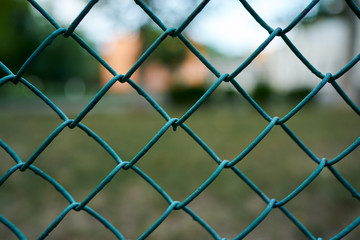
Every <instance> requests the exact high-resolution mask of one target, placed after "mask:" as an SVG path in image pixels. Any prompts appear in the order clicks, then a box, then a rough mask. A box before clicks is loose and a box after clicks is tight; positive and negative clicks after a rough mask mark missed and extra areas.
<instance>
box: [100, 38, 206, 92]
mask: <svg viewBox="0 0 360 240" xmlns="http://www.w3.org/2000/svg"><path fill="white" fill-rule="evenodd" d="M155 51H156V50H155ZM141 54H143V52H142V39H141V38H140V37H139V35H136V34H134V35H128V36H123V37H119V38H115V40H114V41H111V42H108V43H106V44H105V45H104V46H103V49H102V57H103V59H104V60H105V61H106V62H107V63H108V64H109V65H110V66H111V67H112V68H113V69H114V70H115V71H116V72H117V73H118V74H124V75H125V74H126V73H127V72H128V71H129V70H130V68H131V67H132V66H133V65H134V64H135V63H136V61H137V60H138V59H139V57H140V56H141ZM208 73H209V71H208V70H207V69H206V68H205V67H204V65H203V64H202V63H201V62H200V60H199V59H198V58H197V57H196V56H194V54H192V53H191V52H190V51H189V50H187V53H186V57H185V59H184V61H183V62H181V63H180V64H179V66H178V67H177V68H176V69H175V71H174V70H171V69H169V68H167V67H166V66H164V64H162V63H161V62H159V61H154V60H152V59H151V57H149V59H147V60H146V63H145V64H143V65H142V66H140V67H139V69H137V71H135V73H134V74H133V75H132V76H131V77H130V79H131V80H132V81H134V82H135V83H137V84H139V85H140V86H141V87H142V88H144V89H146V91H151V92H164V91H167V90H169V88H170V87H171V86H172V85H173V84H183V85H188V86H200V85H202V84H204V83H205V81H206V80H207V78H208ZM100 74H101V78H100V79H101V82H102V84H103V85H105V84H106V83H107V82H108V81H109V80H110V79H111V78H112V77H113V76H112V74H111V73H110V72H109V71H107V70H106V69H105V68H103V67H102V68H101V72H100ZM175 81H176V82H175ZM179 81H180V82H179ZM131 89H132V87H130V85H129V84H115V85H114V86H113V87H112V88H111V89H110V91H112V92H117V93H126V92H129V91H131Z"/></svg>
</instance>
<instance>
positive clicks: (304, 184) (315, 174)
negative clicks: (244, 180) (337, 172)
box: [275, 159, 327, 207]
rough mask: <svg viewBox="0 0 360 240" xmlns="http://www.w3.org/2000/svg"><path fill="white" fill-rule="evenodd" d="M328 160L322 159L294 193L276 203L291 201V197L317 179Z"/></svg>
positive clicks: (277, 205)
mask: <svg viewBox="0 0 360 240" xmlns="http://www.w3.org/2000/svg"><path fill="white" fill-rule="evenodd" d="M326 163H327V160H326V159H322V160H321V162H320V164H319V166H318V168H317V169H316V170H315V171H314V172H313V173H312V174H311V175H310V176H309V177H308V178H307V179H306V180H305V181H304V182H303V183H301V184H300V185H299V186H298V187H297V188H296V189H295V190H294V191H293V192H292V193H290V194H289V195H288V196H286V197H285V198H284V199H283V200H281V201H280V202H277V203H276V204H275V206H276V207H279V206H283V205H285V204H286V203H287V202H289V201H290V200H291V199H293V198H294V197H296V196H297V195H298V194H299V193H300V192H301V191H302V190H304V189H305V188H306V187H307V186H308V185H309V184H310V183H311V182H312V181H314V180H315V178H316V177H317V176H318V175H319V174H320V173H321V171H322V170H323V169H324V167H325V166H326Z"/></svg>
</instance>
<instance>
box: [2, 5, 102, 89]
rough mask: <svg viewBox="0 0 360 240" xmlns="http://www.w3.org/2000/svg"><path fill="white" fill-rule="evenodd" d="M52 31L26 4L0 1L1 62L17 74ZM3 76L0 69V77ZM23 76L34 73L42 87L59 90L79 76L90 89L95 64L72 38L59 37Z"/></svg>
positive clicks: (93, 77) (96, 73) (93, 80)
mask: <svg viewBox="0 0 360 240" xmlns="http://www.w3.org/2000/svg"><path fill="white" fill-rule="evenodd" d="M54 30H55V29H54V27H53V26H52V25H50V24H49V23H48V22H47V20H46V19H44V18H43V17H42V16H40V15H39V14H37V15H36V14H35V10H34V9H32V7H31V5H30V4H29V3H27V2H25V1H19V0H1V1H0V36H1V37H0V61H1V62H2V63H3V64H5V65H6V66H7V67H8V68H9V69H10V70H11V71H12V72H14V73H16V72H17V71H18V70H19V69H20V68H21V66H22V65H23V64H24V62H25V61H26V60H27V59H28V58H29V56H30V55H31V53H32V52H34V51H35V49H36V48H37V47H38V46H39V45H40V44H41V43H42V41H44V40H45V39H46V37H47V36H48V35H50V34H51V33H52V32H53V31H54ZM86 42H88V41H87V40H86ZM4 75H5V73H1V72H0V77H1V76H4ZM26 76H36V77H37V78H38V79H40V80H41V82H42V84H43V85H44V88H45V89H50V90H55V91H60V92H61V91H63V85H64V83H65V82H66V81H68V80H69V79H71V78H80V79H81V80H82V81H84V82H85V83H86V84H87V87H88V88H89V87H90V88H91V86H93V85H94V84H96V83H97V82H98V64H97V62H96V61H93V60H92V58H91V57H90V56H89V55H88V54H87V53H86V51H85V50H84V49H82V48H81V47H80V46H79V45H78V44H77V43H76V42H75V41H74V40H73V39H71V38H67V39H65V38H64V37H62V36H59V37H58V38H56V39H55V40H54V42H53V43H52V44H51V45H50V46H49V47H47V48H46V49H45V50H44V52H42V53H41V54H40V55H39V56H38V58H37V59H36V60H35V61H34V63H33V64H32V65H31V66H30V67H29V69H28V70H27V71H26V73H25V78H26ZM51 86H53V87H54V88H53V89H51Z"/></svg>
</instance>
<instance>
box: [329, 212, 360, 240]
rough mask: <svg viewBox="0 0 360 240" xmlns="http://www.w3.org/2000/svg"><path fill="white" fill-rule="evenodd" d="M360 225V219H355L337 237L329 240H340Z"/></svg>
mask: <svg viewBox="0 0 360 240" xmlns="http://www.w3.org/2000/svg"><path fill="white" fill-rule="evenodd" d="M359 225H360V217H358V218H357V219H355V221H354V222H352V223H351V224H349V225H348V226H347V227H346V228H345V229H344V230H342V231H341V232H340V233H339V234H338V235H336V236H335V237H333V238H331V240H339V239H342V238H343V237H345V236H346V235H347V234H349V233H350V232H351V231H352V230H354V229H355V228H356V227H357V226H359Z"/></svg>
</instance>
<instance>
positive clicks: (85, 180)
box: [0, 106, 360, 239]
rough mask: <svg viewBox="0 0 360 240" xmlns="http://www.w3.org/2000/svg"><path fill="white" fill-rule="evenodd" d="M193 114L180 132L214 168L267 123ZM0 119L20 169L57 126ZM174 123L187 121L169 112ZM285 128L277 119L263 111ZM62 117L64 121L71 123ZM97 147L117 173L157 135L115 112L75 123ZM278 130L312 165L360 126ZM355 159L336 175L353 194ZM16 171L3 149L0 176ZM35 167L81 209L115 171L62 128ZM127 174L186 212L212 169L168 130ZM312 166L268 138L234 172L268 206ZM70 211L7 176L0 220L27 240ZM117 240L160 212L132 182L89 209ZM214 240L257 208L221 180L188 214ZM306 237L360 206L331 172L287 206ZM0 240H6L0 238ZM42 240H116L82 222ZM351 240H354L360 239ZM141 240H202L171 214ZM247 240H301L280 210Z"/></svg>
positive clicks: (0, 193)
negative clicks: (108, 148) (256, 190)
mask: <svg viewBox="0 0 360 240" xmlns="http://www.w3.org/2000/svg"><path fill="white" fill-rule="evenodd" d="M234 109H237V108H233V106H230V107H224V106H220V107H218V108H217V107H213V106H204V107H201V108H200V109H199V110H198V111H197V112H196V113H194V114H193V115H192V116H191V117H190V118H189V119H188V120H187V121H186V122H185V123H186V125H187V126H188V127H189V128H190V129H192V130H193V131H194V132H195V133H196V134H197V136H198V137H200V138H201V139H202V140H203V141H204V142H205V143H206V144H207V145H208V146H209V147H210V148H211V149H212V150H213V151H214V152H215V153H216V155H217V156H218V157H220V158H221V159H222V160H225V159H226V160H230V161H231V160H233V159H234V158H236V157H237V156H238V155H239V154H240V153H241V152H242V151H243V150H244V149H245V148H246V147H247V146H248V145H249V144H251V142H252V141H253V140H254V139H255V138H256V137H257V136H258V135H259V134H260V133H261V132H262V131H263V130H264V128H265V127H266V126H267V124H268V123H267V122H266V121H265V120H264V119H263V118H262V117H261V116H260V115H259V114H258V113H257V112H255V111H254V110H249V109H248V110H234ZM8 110H9V109H7V110H6V111H3V113H4V114H3V113H1V114H0V123H1V124H0V139H2V140H3V141H4V142H6V143H7V144H8V145H9V146H10V147H11V148H12V149H13V150H14V151H15V152H16V153H17V154H18V155H19V157H20V158H21V159H22V160H23V161H26V160H27V159H28V158H29V157H30V156H31V154H32V153H33V152H34V151H35V150H36V149H37V148H38V147H39V146H40V145H41V143H42V142H43V141H44V140H45V139H46V138H47V136H49V134H51V132H52V131H53V130H54V129H55V128H56V127H58V126H59V125H60V124H61V123H62V121H61V120H60V119H59V118H58V117H57V116H56V115H54V114H47V113H41V114H34V113H31V110H27V111H25V112H23V113H21V112H18V113H14V112H12V111H8ZM166 110H167V111H168V112H169V115H170V116H171V117H176V118H180V117H181V116H182V114H183V113H184V112H185V110H184V109H180V108H179V109H178V108H176V109H172V108H169V109H166ZM269 113H271V114H270V115H271V116H279V117H282V116H284V115H285V113H286V109H273V108H271V109H269ZM70 115H71V114H70ZM82 123H83V124H85V125H86V126H87V127H89V128H91V129H92V130H93V131H94V132H95V133H96V134H98V136H100V137H101V138H102V139H103V140H104V141H106V142H107V143H108V144H109V145H110V146H111V147H112V148H113V150H114V151H115V152H116V153H117V154H118V156H119V157H120V158H121V159H122V160H123V161H130V160H131V159H133V157H134V156H135V155H136V154H137V153H138V152H139V151H141V149H142V148H143V147H144V146H145V145H146V144H147V143H148V142H149V141H150V140H151V139H152V137H153V136H154V135H155V134H156V133H157V132H158V131H159V130H160V129H161V128H162V127H163V126H164V124H165V123H166V121H165V120H164V119H163V118H162V117H161V116H160V115H159V114H157V113H156V112H153V111H148V109H147V110H141V111H137V110H122V109H119V111H118V112H114V111H112V113H105V114H104V113H101V114H100V113H99V112H97V111H96V110H94V112H91V113H90V114H89V115H87V116H86V117H85V118H84V119H83V121H82ZM286 124H287V126H288V127H289V128H290V129H291V130H292V131H293V132H294V133H295V134H296V135H297V136H298V138H299V139H300V140H301V141H302V142H303V143H304V144H305V145H306V146H307V147H308V148H309V149H310V150H311V151H312V152H313V153H314V154H315V155H316V156H317V157H319V158H320V159H321V158H326V159H328V160H331V159H333V158H334V157H336V156H337V155H339V154H340V153H341V152H342V151H344V150H345V149H346V148H347V147H348V146H350V145H351V144H352V143H353V142H354V141H355V140H356V139H357V138H358V137H359V135H360V134H359V133H360V125H359V117H358V116H357V115H356V114H355V113H353V112H351V110H349V109H347V108H346V109H342V108H341V109H340V108H339V109H338V108H331V109H330V108H319V107H317V106H310V107H306V108H305V109H303V110H301V111H300V112H299V113H298V114H297V115H295V117H294V118H292V119H290V120H289V121H288V122H287V123H286ZM359 159H360V149H359V148H357V149H355V150H354V151H353V152H352V153H351V154H349V155H348V156H346V157H345V158H344V159H343V160H342V161H340V162H339V163H337V164H336V165H335V168H336V169H337V170H338V171H339V172H340V173H341V174H342V175H343V176H344V177H345V178H346V179H347V180H348V182H349V183H351V184H352V186H353V187H354V188H355V189H357V190H358V191H359V189H360V175H359V169H360V162H359ZM13 165H14V161H13V160H12V159H11V158H10V157H9V156H8V155H7V154H6V153H5V151H4V150H2V149H0V176H2V175H3V174H5V172H7V171H8V170H9V169H10V168H11V167H12V166H13ZM34 165H35V166H37V167H38V168H40V169H41V170H43V171H44V172H46V173H47V174H48V175H49V176H51V177H52V178H54V179H55V180H56V181H57V182H58V183H60V184H61V185H62V186H63V187H64V188H65V189H66V190H67V191H68V192H69V193H70V194H71V195H72V197H73V198H74V199H75V201H77V202H81V201H82V200H83V199H84V198H86V196H87V195H88V194H89V193H90V192H91V191H92V190H93V189H94V188H95V187H96V186H97V185H98V184H99V183H100V182H101V181H102V180H103V179H104V178H105V177H106V176H107V174H109V172H110V171H111V170H112V169H113V168H114V167H115V166H116V162H115V161H114V160H113V159H112V157H111V156H110V155H109V154H107V152H106V151H105V150H104V149H102V148H101V147H100V146H99V145H98V144H97V143H96V142H95V141H94V140H93V139H91V138H89V137H88V136H87V134H86V133H84V132H83V131H82V130H81V129H79V128H75V129H69V128H65V129H64V130H63V131H62V132H61V133H60V134H59V135H58V137H57V138H55V140H54V141H53V142H52V143H51V144H50V145H49V146H48V147H47V148H46V149H45V151H44V152H42V153H41V154H40V156H39V157H38V158H37V159H36V160H35V162H34ZM136 166H137V167H138V168H140V169H141V170H142V171H143V172H144V173H145V174H147V175H148V176H149V177H150V178H151V179H153V180H154V181H155V182H156V183H157V184H158V185H159V186H161V188H162V189H163V190H164V191H166V192H167V193H168V194H169V195H170V196H171V198H172V199H173V200H178V201H183V200H185V199H186V198H187V197H188V196H189V195H190V194H191V193H193V192H194V191H195V190H196V189H197V188H198V187H199V186H200V185H201V184H202V183H203V182H204V181H206V179H208V178H209V176H210V175H211V174H212V173H213V172H214V171H215V170H216V168H217V167H218V165H217V164H216V162H215V161H214V160H213V159H212V158H211V157H210V156H209V155H208V154H207V153H206V152H205V151H204V150H203V149H202V148H201V147H200V146H199V145H198V144H197V143H196V142H195V141H194V140H193V139H192V138H191V137H190V136H189V135H188V134H187V133H186V132H185V131H184V130H183V129H181V128H178V129H177V130H176V131H173V130H172V128H169V129H168V131H166V133H165V134H164V135H163V137H162V138H160V139H159V141H158V142H157V143H156V144H155V145H154V146H153V147H152V148H151V149H150V150H149V151H148V152H147V154H145V156H143V157H142V158H141V159H140V160H139V161H138V162H137V163H136ZM317 166H318V165H317V164H316V163H315V162H314V161H313V160H312V159H311V158H310V157H309V156H308V155H307V154H305V153H304V151H303V150H302V149H301V148H300V147H299V146H298V145H297V144H296V143H295V142H294V141H293V140H292V139H291V138H290V137H289V136H288V135H287V134H286V133H285V132H284V131H283V129H282V128H281V127H280V126H275V127H274V128H273V129H272V130H271V132H270V133H269V134H268V135H267V136H266V137H265V138H264V139H263V141H261V142H260V143H259V144H258V145H257V146H256V147H255V149H254V150H253V151H252V152H250V153H249V154H248V155H247V156H246V157H245V158H244V159H242V160H241V161H240V162H239V163H238V164H237V165H236V167H237V168H238V169H239V170H240V171H241V172H242V173H244V174H245V175H246V176H247V177H249V178H250V179H251V180H252V181H253V183H254V184H256V185H257V186H258V187H259V188H260V189H261V190H262V191H263V192H264V193H265V194H266V195H267V196H268V197H269V198H276V199H277V200H281V199H283V198H284V197H286V196H287V195H288V194H289V193H290V192H292V191H293V190H294V189H295V188H296V187H297V186H299V185H300V184H301V183H302V182H303V181H304V180H305V179H306V178H307V177H308V176H310V175H311V173H313V172H314V171H315V169H316V168H317ZM67 206H68V202H67V201H66V200H65V199H64V198H63V197H62V196H61V195H60V194H59V193H58V192H57V191H56V190H54V188H53V187H52V186H50V184H48V183H46V182H45V181H43V180H42V178H40V177H39V176H37V175H35V174H34V173H33V172H31V171H29V170H27V171H24V172H20V171H17V172H15V173H14V174H13V175H12V176H11V177H10V178H9V179H8V180H7V181H6V182H5V183H4V184H3V185H2V186H1V188H0V214H1V215H3V216H5V217H6V218H7V219H9V220H10V221H11V222H13V223H14V224H15V225H16V226H18V227H19V228H20V230H21V231H22V232H23V233H24V234H25V235H26V236H28V238H29V239H35V238H36V237H37V236H39V235H40V234H41V233H42V232H43V231H44V230H45V229H46V227H47V226H48V225H49V224H50V223H51V222H52V221H53V220H54V219H55V218H56V217H57V216H58V215H59V214H60V213H61V212H62V210H63V209H65V208H66V207H67ZM88 206H89V207H91V208H92V209H94V210H95V211H97V212H98V213H99V214H101V215H102V216H103V217H105V218H106V219H107V220H108V221H109V222H111V223H112V224H113V225H114V226H115V227H116V228H117V229H118V230H119V231H120V232H121V233H122V234H123V235H124V236H125V237H126V239H137V238H138V237H139V236H140V235H141V234H142V233H143V232H144V231H146V229H148V228H149V227H150V226H151V225H152V224H153V223H154V222H155V221H156V220H157V219H158V218H159V217H160V216H161V214H162V213H163V212H164V211H165V210H166V209H167V207H168V203H167V202H166V201H165V200H164V198H162V197H161V195H159V194H158V193H157V192H156V191H155V190H154V189H153V188H152V187H151V186H150V185H149V184H148V183H147V182H145V181H144V179H142V178H141V177H140V176H139V175H138V174H136V173H135V172H134V171H132V170H128V171H125V170H120V171H119V172H118V173H117V175H116V176H115V177H114V179H113V180H112V181H111V182H110V183H109V184H108V185H107V186H106V187H105V188H104V189H103V190H102V191H101V192H100V193H99V194H98V195H96V196H95V197H94V199H93V200H92V201H90V203H89V204H88ZM188 207H189V208H191V209H192V210H193V211H194V212H195V213H196V214H198V216H200V217H201V218H202V219H203V220H205V221H206V222H207V223H208V224H209V225H210V226H211V227H212V228H213V229H214V230H215V231H216V232H217V233H218V234H219V235H220V236H221V237H226V238H234V237H236V236H237V235H238V234H239V233H240V232H241V231H243V230H244V229H245V228H246V227H247V226H248V225H249V224H250V223H251V222H252V221H253V220H254V219H255V218H256V217H257V216H259V215H260V214H261V212H262V211H263V210H264V209H265V207H266V204H265V203H264V202H263V201H262V200H261V198H260V197H258V195H257V194H255V193H254V192H253V191H252V190H251V189H250V188H249V187H248V186H247V185H246V184H245V183H244V182H243V181H242V180H241V179H240V178H239V177H238V176H237V175H235V174H234V172H233V171H231V170H230V169H224V170H223V171H222V172H221V173H220V175H219V177H218V178H217V179H216V180H215V181H214V182H213V183H212V184H211V185H210V186H209V187H208V188H207V189H206V190H205V191H204V192H202V193H201V194H200V195H199V196H198V197H197V198H196V199H195V200H194V201H192V202H191V203H190V204H189V205H188ZM285 207H286V208H287V209H288V210H289V211H290V212H291V213H292V214H293V215H294V216H295V217H296V218H297V219H298V220H299V221H301V222H302V223H303V224H304V225H305V226H306V227H307V228H308V229H309V230H310V231H311V232H312V233H313V234H314V235H315V237H323V238H324V239H328V238H330V237H331V236H334V235H336V234H337V233H338V232H340V231H341V230H342V229H344V228H345V227H346V226H347V225H349V224H350V223H351V222H352V221H354V220H355V219H356V218H357V217H358V216H359V215H360V206H359V202H358V200H356V199H355V198H353V197H352V196H351V194H350V193H349V192H348V191H347V190H346V189H345V188H344V187H343V186H342V185H341V184H340V183H339V182H338V181H337V180H336V178H335V177H334V176H333V175H332V174H331V172H330V171H329V170H328V169H326V168H325V169H324V170H323V171H322V172H321V173H320V175H319V176H318V177H317V178H316V179H315V180H314V182H312V183H311V184H310V185H309V186H308V187H307V188H306V189H305V190H304V191H303V192H301V193H300V194H299V195H298V196H297V197H295V198H294V199H293V200H291V201H290V202H289V203H287V204H286V205H285ZM0 236H1V239H15V238H14V237H13V235H12V234H11V233H10V231H9V230H7V229H6V228H5V227H3V226H0ZM50 237H51V238H50V239H113V236H112V235H111V234H110V232H109V231H107V230H106V229H105V228H104V227H103V225H101V224H99V223H98V222H97V221H95V220H94V219H93V218H92V217H89V215H88V214H86V213H85V212H83V211H81V212H75V211H71V212H70V213H69V214H68V215H67V216H66V217H65V218H64V220H63V221H62V222H61V223H60V224H59V226H58V227H57V228H56V229H55V230H54V231H53V232H52V233H51V235H50ZM348 237H349V238H348V239H360V229H359V227H358V228H357V229H355V230H354V231H353V232H352V233H351V234H349V235H348ZM149 239H211V238H210V235H209V234H208V233H207V232H206V231H205V230H204V229H203V228H201V227H200V226H199V225H198V224H197V223H196V222H194V221H193V220H192V218H191V217H189V216H188V215H187V214H186V213H184V212H183V211H173V212H172V213H171V214H170V216H169V217H168V218H167V219H166V220H165V221H164V222H163V224H161V225H160V226H159V227H158V228H157V229H156V230H155V231H154V232H153V234H152V235H151V237H150V238H149ZM248 239H305V236H304V235H303V234H302V233H301V232H300V230H299V229H298V228H297V227H295V225H294V224H293V223H292V222H290V221H289V219H288V218H287V217H285V215H284V214H282V212H281V211H280V210H279V209H274V210H273V211H271V213H270V214H269V216H268V217H267V218H266V219H265V220H264V221H263V222H262V223H261V224H260V225H259V227H258V228H256V229H255V230H254V231H253V232H251V233H250V234H249V235H248Z"/></svg>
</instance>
